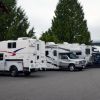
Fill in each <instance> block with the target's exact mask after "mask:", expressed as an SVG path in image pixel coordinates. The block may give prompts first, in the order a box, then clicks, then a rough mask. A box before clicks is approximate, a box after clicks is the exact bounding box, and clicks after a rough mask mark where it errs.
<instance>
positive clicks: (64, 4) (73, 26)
mask: <svg viewBox="0 0 100 100" xmlns="http://www.w3.org/2000/svg"><path fill="white" fill-rule="evenodd" d="M49 30H51V31H50V32H49V31H47V32H45V34H50V35H49V36H51V34H54V35H55V36H56V38H57V39H58V40H59V41H60V42H64V41H65V42H69V43H73V42H78V43H86V44H88V43H89V42H90V32H89V31H88V27H87V21H86V20H85V18H84V13H83V9H82V6H81V5H80V3H79V2H78V0H59V3H58V4H57V7H56V10H55V16H54V18H53V20H52V26H51V28H50V29H49ZM43 35H44V34H43ZM47 40H48V39H47Z"/></svg>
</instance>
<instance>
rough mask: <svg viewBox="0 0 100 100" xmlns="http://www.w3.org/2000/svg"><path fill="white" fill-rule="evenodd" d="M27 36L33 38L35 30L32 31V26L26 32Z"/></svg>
mask: <svg viewBox="0 0 100 100" xmlns="http://www.w3.org/2000/svg"><path fill="white" fill-rule="evenodd" d="M27 37H31V38H35V39H36V37H35V32H34V28H32V29H30V30H29V32H28V34H27Z"/></svg>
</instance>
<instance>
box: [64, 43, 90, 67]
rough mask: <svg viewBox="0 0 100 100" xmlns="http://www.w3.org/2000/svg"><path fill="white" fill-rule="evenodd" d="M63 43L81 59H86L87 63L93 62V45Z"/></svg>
mask: <svg viewBox="0 0 100 100" xmlns="http://www.w3.org/2000/svg"><path fill="white" fill-rule="evenodd" d="M63 45H64V47H65V48H66V49H69V50H70V51H71V52H73V53H74V54H76V55H77V56H78V57H79V58H80V59H85V60H86V65H88V64H92V46H90V45H85V44H78V43H73V44H69V43H66V42H64V43H63Z"/></svg>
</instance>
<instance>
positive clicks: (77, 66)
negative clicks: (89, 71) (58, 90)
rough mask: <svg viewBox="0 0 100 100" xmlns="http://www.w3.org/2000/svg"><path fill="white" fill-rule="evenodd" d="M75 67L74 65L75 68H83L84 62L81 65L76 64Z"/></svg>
mask: <svg viewBox="0 0 100 100" xmlns="http://www.w3.org/2000/svg"><path fill="white" fill-rule="evenodd" d="M75 67H76V68H85V65H84V64H82V65H78V64H76V65H75Z"/></svg>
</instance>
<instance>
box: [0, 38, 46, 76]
mask: <svg viewBox="0 0 100 100" xmlns="http://www.w3.org/2000/svg"><path fill="white" fill-rule="evenodd" d="M42 66H46V60H45V43H44V42H43V41H41V40H37V39H31V38H27V37H23V38H18V39H17V40H8V41H2V42H0V71H3V72H5V71H7V72H10V74H11V76H16V75H17V74H18V73H19V72H23V73H24V74H25V75H30V73H31V72H32V71H36V70H39V69H41V68H42Z"/></svg>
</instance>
